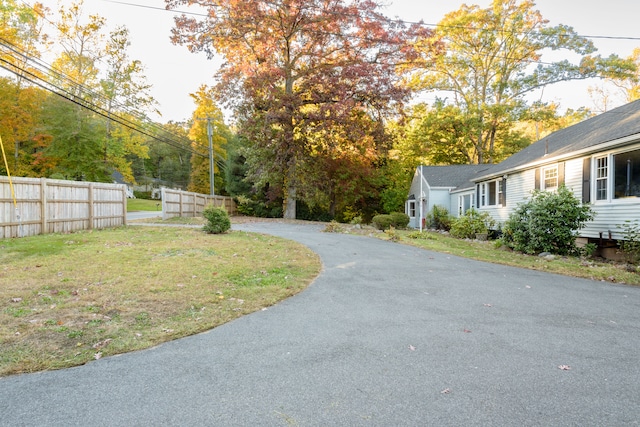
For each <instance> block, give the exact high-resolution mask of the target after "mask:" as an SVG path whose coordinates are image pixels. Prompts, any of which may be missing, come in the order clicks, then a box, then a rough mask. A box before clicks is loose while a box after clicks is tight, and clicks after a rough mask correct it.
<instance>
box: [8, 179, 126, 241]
mask: <svg viewBox="0 0 640 427" xmlns="http://www.w3.org/2000/svg"><path fill="white" fill-rule="evenodd" d="M11 181H12V183H13V189H14V192H15V199H16V200H15V201H16V204H17V209H16V206H15V205H14V199H13V197H12V194H11V188H10V185H9V178H8V177H6V176H0V238H11V237H26V236H34V235H37V234H47V233H69V232H73V231H78V230H90V229H99V228H108V227H118V226H121V225H126V223H127V216H126V215H127V195H126V186H125V185H122V184H106V183H98V182H79V181H64V180H57V179H46V178H11Z"/></svg>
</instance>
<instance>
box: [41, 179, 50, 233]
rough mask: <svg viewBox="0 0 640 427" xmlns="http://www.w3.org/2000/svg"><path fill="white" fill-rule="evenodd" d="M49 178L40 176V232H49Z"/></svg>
mask: <svg viewBox="0 0 640 427" xmlns="http://www.w3.org/2000/svg"><path fill="white" fill-rule="evenodd" d="M47 227H48V225H47V178H40V228H41V230H40V234H47Z"/></svg>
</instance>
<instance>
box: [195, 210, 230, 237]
mask: <svg viewBox="0 0 640 427" xmlns="http://www.w3.org/2000/svg"><path fill="white" fill-rule="evenodd" d="M202 216H204V217H205V219H206V220H207V224H205V226H204V227H203V229H204V231H206V232H207V233H210V234H221V233H226V232H227V231H228V230H229V229H230V228H231V220H230V219H229V214H227V211H226V210H225V209H224V208H217V207H215V206H213V205H210V206H207V207H206V208H205V210H204V211H203V212H202Z"/></svg>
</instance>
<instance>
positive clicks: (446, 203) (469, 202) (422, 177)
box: [405, 165, 494, 229]
mask: <svg viewBox="0 0 640 427" xmlns="http://www.w3.org/2000/svg"><path fill="white" fill-rule="evenodd" d="M492 166H494V165H451V166H418V167H417V168H416V172H415V174H414V176H413V180H412V181H411V188H410V189H409V197H408V198H407V202H406V205H405V213H406V214H407V215H409V227H412V228H419V229H422V228H424V226H425V222H424V219H425V218H426V216H427V214H428V213H429V212H431V210H432V209H433V207H434V206H436V205H437V206H441V207H444V208H446V209H447V211H449V214H450V215H453V216H459V215H461V214H464V213H465V212H466V211H467V210H469V209H471V208H472V207H474V204H473V203H474V195H475V184H474V181H473V179H474V178H477V177H478V176H479V175H482V174H485V173H487V172H488V171H489V168H491V167H492Z"/></svg>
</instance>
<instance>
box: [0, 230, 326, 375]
mask: <svg viewBox="0 0 640 427" xmlns="http://www.w3.org/2000/svg"><path fill="white" fill-rule="evenodd" d="M0 265H1V267H0V376H2V375H8V374H13V373H20V372H33V371H39V370H47V369H58V368H63V367H69V366H74V365H80V364H83V363H86V362H87V361H90V360H92V359H94V358H99V357H103V356H107V355H112V354H118V353H123V352H128V351H132V350H137V349H142V348H148V347H150V346H153V345H156V344H158V343H161V342H164V341H168V340H172V339H175V338H179V337H184V336H187V335H192V334H195V333H198V332H202V331H205V330H208V329H210V328H213V327H215V326H218V325H220V324H222V323H225V322H228V321H229V320H232V319H235V318H237V317H239V316H242V315H243V314H246V313H251V312H253V311H256V310H260V309H262V308H264V307H268V306H270V305H272V304H274V303H276V302H278V301H280V300H282V299H284V298H286V297H289V296H291V295H293V294H295V293H297V292H299V291H300V290H302V289H304V288H305V287H306V286H307V285H308V284H309V283H310V282H311V280H312V279H313V278H314V277H316V275H317V274H318V272H319V271H320V261H319V259H318V257H317V256H316V255H315V254H314V253H312V252H311V251H310V250H308V249H307V248H306V247H304V246H302V245H300V244H298V243H295V242H291V241H287V240H284V239H280V238H277V237H272V236H264V235H257V234H250V233H243V232H232V233H229V234H223V235H208V234H205V233H204V232H202V231H201V230H200V229H185V228H173V227H164V228H162V227H157V228H156V227H131V228H119V229H113V230H102V231H93V232H80V233H74V234H68V235H46V236H35V237H28V238H24V239H12V240H2V241H0Z"/></svg>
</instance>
